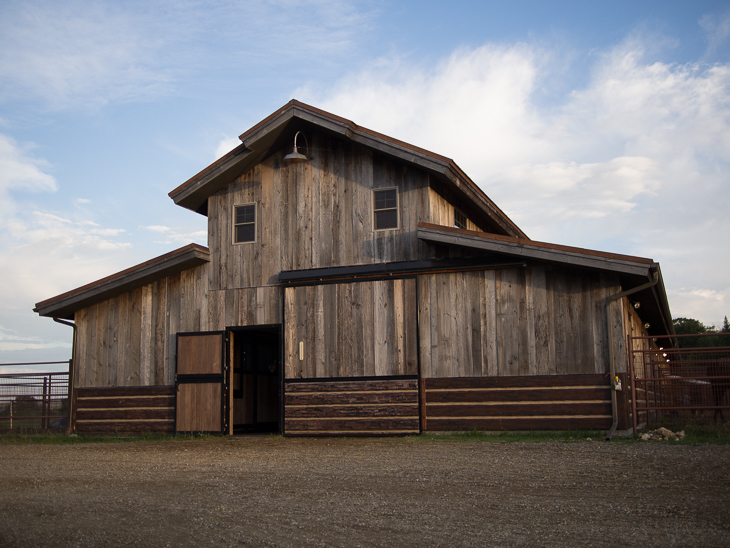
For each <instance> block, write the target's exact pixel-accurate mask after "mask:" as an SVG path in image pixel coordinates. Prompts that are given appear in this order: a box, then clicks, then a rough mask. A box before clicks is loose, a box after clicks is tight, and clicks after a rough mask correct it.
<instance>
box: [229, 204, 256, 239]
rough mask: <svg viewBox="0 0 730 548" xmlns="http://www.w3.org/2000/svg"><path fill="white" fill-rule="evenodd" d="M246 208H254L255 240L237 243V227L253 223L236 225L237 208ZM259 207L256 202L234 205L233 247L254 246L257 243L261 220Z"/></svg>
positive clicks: (232, 223) (232, 213)
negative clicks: (259, 220) (259, 221)
mask: <svg viewBox="0 0 730 548" xmlns="http://www.w3.org/2000/svg"><path fill="white" fill-rule="evenodd" d="M244 206H253V208H254V209H253V212H254V220H253V240H246V241H245V242H237V241H236V227H237V226H241V225H244V224H251V223H240V224H237V223H236V208H237V207H244ZM258 209H259V208H258V206H257V204H256V202H246V203H242V204H233V209H232V210H231V242H232V243H233V245H244V244H254V243H256V239H257V238H258V236H259V229H258V224H259V223H258V219H259V211H258Z"/></svg>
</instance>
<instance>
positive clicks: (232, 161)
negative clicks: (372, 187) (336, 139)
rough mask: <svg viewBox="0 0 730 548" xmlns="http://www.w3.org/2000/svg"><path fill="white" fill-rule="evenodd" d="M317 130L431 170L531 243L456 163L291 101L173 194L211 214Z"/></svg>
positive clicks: (499, 225) (500, 227)
mask: <svg viewBox="0 0 730 548" xmlns="http://www.w3.org/2000/svg"><path fill="white" fill-rule="evenodd" d="M312 126H315V127H318V128H320V129H322V130H324V131H327V132H330V133H332V134H334V135H337V136H340V137H342V138H347V139H350V140H351V141H354V142H356V143H359V144H362V145H364V146H367V147H370V148H372V149H373V150H377V151H379V152H381V153H383V154H386V155H388V156H392V157H395V158H398V159H400V160H402V161H405V162H408V163H411V164H413V165H416V166H418V167H420V168H422V169H424V170H426V171H427V172H429V173H431V174H432V175H434V176H435V177H436V178H437V179H438V180H440V181H441V182H442V183H443V184H446V185H447V186H449V187H451V188H452V189H453V190H454V191H455V192H457V193H458V194H461V195H462V196H463V197H464V198H465V199H466V200H469V201H470V202H471V203H473V204H474V205H475V206H476V208H477V209H478V210H479V211H481V212H482V214H483V215H484V216H485V217H486V218H487V219H489V221H490V223H489V224H490V225H492V226H493V227H494V229H495V230H496V231H498V232H500V233H503V234H505V235H508V236H515V237H519V238H527V236H526V235H525V234H524V232H522V230H520V228H519V227H518V226H517V225H516V224H515V223H513V222H512V220H511V219H510V218H509V217H507V215H505V213H504V212H503V211H502V210H501V209H500V208H499V207H498V206H497V205H496V204H495V203H494V202H492V200H490V199H489V197H488V196H487V195H486V194H485V193H484V192H483V191H482V190H481V189H480V188H479V187H478V186H477V185H476V184H475V183H474V182H473V181H472V180H471V179H470V178H469V177H468V176H467V175H466V174H465V173H464V172H463V171H462V170H461V169H460V168H459V166H457V165H456V163H455V162H454V161H453V160H451V159H449V158H446V157H445V156H441V155H439V154H436V153H433V152H430V151H428V150H425V149H422V148H419V147H416V146H414V145H411V144H409V143H406V142H403V141H399V140H398V139H393V138H392V137H388V136H387V135H383V134H381V133H377V132H375V131H372V130H370V129H367V128H364V127H361V126H358V125H357V124H355V123H354V122H352V121H351V120H347V119H345V118H342V117H340V116H336V115H334V114H331V113H329V112H325V111H323V110H320V109H318V108H315V107H312V106H310V105H307V104H304V103H301V102H299V101H297V100H291V101H290V102H289V103H287V104H286V105H284V106H283V107H282V108H280V109H279V110H277V111H276V112H274V113H273V114H271V115H270V116H268V117H267V118H265V119H264V120H262V121H261V122H259V123H258V124H256V125H255V126H253V127H252V128H251V129H249V130H248V131H246V132H245V133H243V134H241V136H240V139H241V141H242V144H241V145H239V146H238V147H237V148H235V149H234V150H232V151H231V152H229V153H228V154H226V155H225V156H223V157H222V158H220V159H219V160H217V161H216V162H214V163H213V164H211V165H210V166H208V167H207V168H205V169H204V170H203V171H201V172H200V173H198V174H197V175H195V176H194V177H192V178H190V179H189V180H188V181H186V182H185V183H183V184H182V185H180V186H179V187H177V188H176V189H175V190H173V191H172V192H170V194H169V195H170V197H171V198H172V199H173V200H174V201H175V203H176V204H177V205H180V206H182V207H185V208H187V209H191V210H193V211H197V212H198V213H201V214H203V215H206V214H207V200H208V197H209V196H211V195H212V194H213V193H215V192H217V191H218V190H220V189H221V188H223V187H225V186H226V185H228V184H229V183H231V182H232V181H233V180H234V179H235V178H236V177H238V176H239V175H240V174H242V173H244V172H245V171H247V170H248V169H250V168H252V167H254V166H255V165H256V164H257V163H259V162H261V161H262V160H264V159H265V158H266V157H267V156H269V155H270V154H271V153H273V152H274V151H276V150H280V149H281V148H283V147H291V145H292V139H293V137H294V133H295V132H296V131H299V130H306V129H307V128H311V127H312Z"/></svg>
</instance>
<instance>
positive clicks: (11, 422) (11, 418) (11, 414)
mask: <svg viewBox="0 0 730 548" xmlns="http://www.w3.org/2000/svg"><path fill="white" fill-rule="evenodd" d="M12 429H13V400H10V430H11V431H12Z"/></svg>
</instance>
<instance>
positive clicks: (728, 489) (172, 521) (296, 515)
mask: <svg viewBox="0 0 730 548" xmlns="http://www.w3.org/2000/svg"><path fill="white" fill-rule="evenodd" d="M0 462H2V469H1V470H0V545H2V546H94V547H96V546H115V547H116V546H611V547H614V546H662V547H665V546H730V523H729V516H730V447H727V446H713V445H705V446H696V447H691V446H686V445H685V446H678V445H677V446H673V445H669V444H668V443H659V442H646V443H642V444H638V443H637V444H622V443H607V442H603V441H600V442H581V443H558V442H551V443H484V442H477V441H468V442H451V441H422V440H417V439H409V438H400V439H281V438H256V437H248V438H234V439H224V440H206V441H188V442H136V443H105V444H79V445H49V446H41V445H17V446H0Z"/></svg>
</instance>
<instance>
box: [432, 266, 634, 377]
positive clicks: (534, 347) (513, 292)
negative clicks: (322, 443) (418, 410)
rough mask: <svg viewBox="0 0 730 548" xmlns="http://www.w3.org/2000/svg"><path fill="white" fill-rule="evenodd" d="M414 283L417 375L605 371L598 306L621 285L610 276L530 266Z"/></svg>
mask: <svg viewBox="0 0 730 548" xmlns="http://www.w3.org/2000/svg"><path fill="white" fill-rule="evenodd" d="M418 283H419V295H418V310H419V318H420V325H419V336H420V355H421V375H422V376H423V377H426V378H439V377H443V378H447V377H484V376H527V375H564V374H576V373H586V374H590V373H605V372H606V371H608V355H609V354H608V344H609V338H608V326H607V325H606V314H605V312H604V311H603V307H604V306H605V301H604V299H605V297H607V296H608V295H609V293H611V292H613V293H615V292H617V291H619V288H618V279H617V278H616V277H614V276H605V275H599V274H595V273H591V272H588V271H576V270H573V269H568V268H562V267H557V266H529V267H527V268H521V269H516V268H515V269H503V270H487V271H476V272H452V273H444V274H426V275H421V276H419V282H418ZM612 317H613V316H612ZM618 321H620V317H619V318H618ZM619 329H620V328H619ZM619 332H620V331H619ZM618 339H621V336H620V335H619V337H618ZM613 340H614V342H615V340H616V338H615V337H614V339H613ZM618 351H619V349H618V348H616V349H614V359H617V354H616V352H618ZM618 371H625V366H624V367H623V369H621V368H619V369H618Z"/></svg>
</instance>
